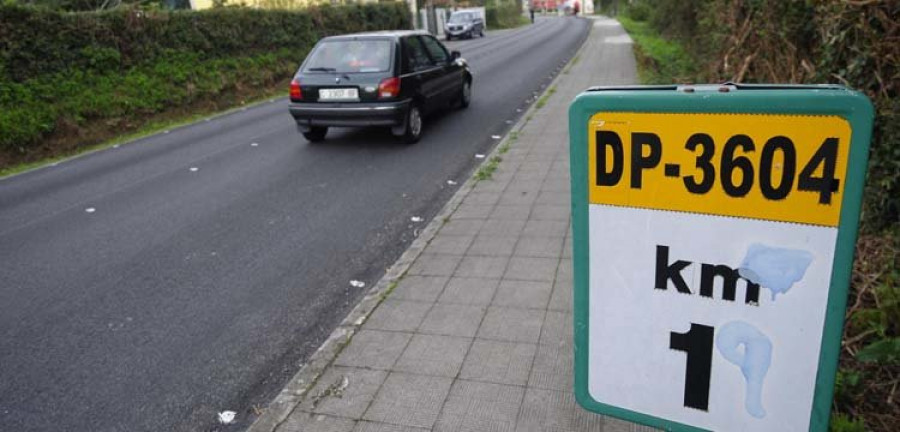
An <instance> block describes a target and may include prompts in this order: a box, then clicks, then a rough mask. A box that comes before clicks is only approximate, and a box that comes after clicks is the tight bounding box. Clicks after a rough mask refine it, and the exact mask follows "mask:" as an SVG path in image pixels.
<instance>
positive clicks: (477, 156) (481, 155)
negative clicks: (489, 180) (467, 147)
mask: <svg viewBox="0 0 900 432" xmlns="http://www.w3.org/2000/svg"><path fill="white" fill-rule="evenodd" d="M475 159H484V155H483V154H481V153H478V154H476V155H475Z"/></svg>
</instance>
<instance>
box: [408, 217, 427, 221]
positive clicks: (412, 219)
mask: <svg viewBox="0 0 900 432" xmlns="http://www.w3.org/2000/svg"><path fill="white" fill-rule="evenodd" d="M409 220H411V221H413V222H422V221H423V220H425V219H422V218H420V217H418V216H413V217H411V218H409Z"/></svg>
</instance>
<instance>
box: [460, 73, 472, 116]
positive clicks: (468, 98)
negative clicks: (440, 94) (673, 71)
mask: <svg viewBox="0 0 900 432" xmlns="http://www.w3.org/2000/svg"><path fill="white" fill-rule="evenodd" d="M471 102H472V81H471V80H468V79H467V80H465V81H463V85H462V88H461V89H460V90H459V99H458V100H457V103H458V104H459V107H460V109H466V108H468V107H469V104H470V103H471Z"/></svg>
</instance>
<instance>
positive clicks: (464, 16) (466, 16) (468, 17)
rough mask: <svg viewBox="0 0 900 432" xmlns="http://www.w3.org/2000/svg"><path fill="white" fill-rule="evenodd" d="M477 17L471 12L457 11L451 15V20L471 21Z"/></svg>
mask: <svg viewBox="0 0 900 432" xmlns="http://www.w3.org/2000/svg"><path fill="white" fill-rule="evenodd" d="M474 18H475V17H474V16H473V14H472V13H471V12H456V13H454V14H453V15H450V21H449V22H454V23H456V22H469V21H472V20H473V19H474Z"/></svg>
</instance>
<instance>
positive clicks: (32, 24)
mask: <svg viewBox="0 0 900 432" xmlns="http://www.w3.org/2000/svg"><path fill="white" fill-rule="evenodd" d="M408 27H409V14H408V11H407V10H406V8H405V7H404V5H403V4H401V3H390V4H365V5H349V6H339V7H331V6H323V7H320V8H311V9H307V10H304V11H285V10H278V11H271V10H257V9H246V8H222V9H211V10H205V11H173V12H163V11H157V12H147V11H142V10H137V9H117V10H113V11H107V12H88V13H61V12H55V11H51V10H47V9H38V8H32V7H22V6H15V5H4V6H0V130H2V131H3V134H0V163H2V161H3V160H4V159H5V160H7V161H10V160H26V159H28V158H29V155H31V154H33V153H36V152H38V150H41V151H43V152H44V153H46V152H51V153H52V152H53V149H49V150H48V149H47V148H46V147H47V146H54V145H59V144H60V143H62V144H64V145H65V146H67V147H77V146H83V145H88V144H92V142H91V141H96V138H95V137H94V136H95V135H97V134H86V133H85V131H86V130H87V129H92V130H96V129H98V128H99V129H105V130H107V131H108V133H107V134H106V135H109V134H110V133H121V132H124V131H128V130H133V129H134V128H136V127H138V126H140V124H141V123H142V122H143V121H145V119H146V118H147V117H148V116H151V115H154V114H158V113H164V112H167V111H171V110H173V109H178V108H180V107H185V106H191V105H196V104H198V103H205V102H213V103H214V102H216V101H218V100H221V99H223V98H226V97H227V96H229V95H231V94H238V93H239V94H241V95H244V96H249V97H252V96H253V95H255V94H262V92H264V91H265V90H268V89H270V88H271V87H272V86H274V85H280V84H283V82H284V81H285V80H286V79H289V78H290V76H291V75H292V72H293V70H294V68H296V67H297V65H298V64H299V63H300V62H301V61H302V60H303V58H304V57H305V55H306V53H307V52H308V51H309V49H310V48H311V47H312V46H313V45H314V44H315V43H316V41H317V40H318V39H319V38H321V37H323V36H328V35H333V34H339V33H350V32H358V31H368V30H380V29H391V28H408ZM87 135H90V136H87ZM99 135H100V136H103V135H104V134H103V133H100V134H99ZM48 143H50V144H48Z"/></svg>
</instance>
